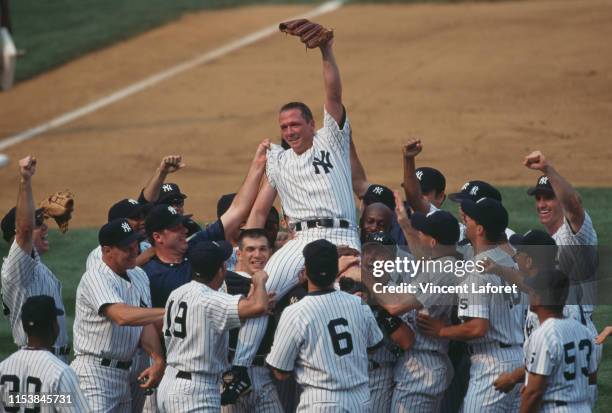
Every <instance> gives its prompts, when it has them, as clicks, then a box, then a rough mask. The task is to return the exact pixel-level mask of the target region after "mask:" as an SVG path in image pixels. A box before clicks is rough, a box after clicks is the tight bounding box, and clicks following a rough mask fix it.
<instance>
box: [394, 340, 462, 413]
mask: <svg viewBox="0 0 612 413" xmlns="http://www.w3.org/2000/svg"><path fill="white" fill-rule="evenodd" d="M452 377H453V366H452V364H451V362H450V360H449V358H448V356H447V355H446V354H441V353H438V352H435V351H421V350H412V351H410V352H407V353H405V354H404V355H403V356H402V358H401V359H400V360H399V361H398V362H397V364H396V365H395V383H396V384H395V391H394V392H393V401H392V407H391V411H392V412H398V413H409V412H410V413H435V412H438V411H439V410H440V404H441V401H442V396H443V394H444V392H445V391H446V389H447V388H448V385H449V384H450V382H451V380H452Z"/></svg>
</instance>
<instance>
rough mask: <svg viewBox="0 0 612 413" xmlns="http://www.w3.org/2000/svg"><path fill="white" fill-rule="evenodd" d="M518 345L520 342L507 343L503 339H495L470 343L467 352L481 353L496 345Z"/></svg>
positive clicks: (509, 346) (499, 346) (508, 346)
mask: <svg viewBox="0 0 612 413" xmlns="http://www.w3.org/2000/svg"><path fill="white" fill-rule="evenodd" d="M515 346H518V344H506V343H502V342H501V341H493V342H490V343H477V344H468V346H467V352H468V354H470V355H473V354H476V353H481V352H483V351H486V350H488V349H493V348H495V347H498V348H512V347H515Z"/></svg>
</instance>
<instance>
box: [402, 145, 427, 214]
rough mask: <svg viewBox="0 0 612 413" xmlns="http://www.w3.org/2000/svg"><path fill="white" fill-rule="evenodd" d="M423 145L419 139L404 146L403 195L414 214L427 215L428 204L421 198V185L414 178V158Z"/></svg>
mask: <svg viewBox="0 0 612 413" xmlns="http://www.w3.org/2000/svg"><path fill="white" fill-rule="evenodd" d="M422 150H423V145H422V144H421V140H420V139H412V140H410V141H408V143H407V144H406V145H404V149H403V153H404V193H405V194H406V200H407V201H408V203H409V204H410V206H411V207H412V209H413V210H414V211H416V212H421V213H423V214H427V213H428V212H429V208H430V205H429V202H427V201H426V200H425V198H423V194H422V193H421V184H420V183H419V180H418V179H417V177H416V166H415V162H414V158H415V157H416V156H417V155H418V154H419V153H421V151H422Z"/></svg>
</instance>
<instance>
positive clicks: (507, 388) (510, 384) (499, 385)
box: [493, 373, 516, 393]
mask: <svg viewBox="0 0 612 413" xmlns="http://www.w3.org/2000/svg"><path fill="white" fill-rule="evenodd" d="M493 386H494V387H495V390H497V391H500V392H502V393H510V392H511V391H512V389H514V386H516V382H515V381H514V377H512V374H510V373H502V374H500V375H499V377H498V378H497V379H495V381H494V382H493Z"/></svg>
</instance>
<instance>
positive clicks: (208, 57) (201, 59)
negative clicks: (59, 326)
mask: <svg viewBox="0 0 612 413" xmlns="http://www.w3.org/2000/svg"><path fill="white" fill-rule="evenodd" d="M343 3H344V0H333V1H328V2H326V3H323V4H322V5H320V6H319V7H317V8H315V9H313V10H311V11H310V12H308V13H306V14H303V15H301V16H295V17H290V18H288V19H286V20H292V19H296V18H313V17H317V16H320V15H322V14H325V13H329V12H332V11H334V10H337V9H338V8H340V7H341V6H342V4H343ZM274 33H278V25H276V24H274V25H271V26H267V27H265V28H263V29H261V30H258V31H256V32H254V33H251V34H249V35H246V36H244V37H242V38H240V39H238V40H235V41H233V42H230V43H228V44H226V45H224V46H221V47H219V48H217V49H214V50H212V51H210V52H207V53H204V54H202V55H200V56H198V57H196V58H194V59H192V60H189V61H187V62H184V63H180V64H178V65H176V66H173V67H171V68H169V69H166V70H164V71H162V72H159V73H157V74H155V75H152V76H149V77H147V78H145V79H143V80H141V81H140V82H136V83H134V84H132V85H130V86H127V87H125V88H123V89H120V90H118V91H116V92H114V93H111V94H110V95H108V96H105V97H103V98H101V99H98V100H96V101H94V102H91V103H89V104H87V105H85V106H82V107H80V108H78V109H75V110H72V111H70V112H67V113H65V114H63V115H61V116H58V117H57V118H55V119H52V120H50V121H48V122H45V123H43V124H41V125H38V126H36V127H33V128H32V129H28V130H26V131H23V132H20V133H18V134H16V135H13V136H9V137H8V138H6V139H3V140H1V141H0V151H1V150H3V149H6V148H8V147H10V146H13V145H16V144H18V143H20V142H23V141H26V140H28V139H32V138H33V137H35V136H37V135H40V134H41V133H45V132H47V131H49V130H51V129H54V128H57V127H59V126H62V125H65V124H67V123H69V122H72V121H73V120H75V119H78V118H80V117H83V116H85V115H88V114H90V113H92V112H95V111H97V110H99V109H101V108H103V107H105V106H108V105H111V104H113V103H115V102H118V101H120V100H122V99H125V98H126V97H128V96H130V95H133V94H135V93H138V92H141V91H143V90H145V89H147V88H149V87H151V86H153V85H156V84H157V83H159V82H162V81H164V80H166V79H170V78H171V77H174V76H176V75H178V74H180V73H182V72H184V71H186V70H189V69H193V68H194V67H196V66H199V65H201V64H204V63H208V62H210V61H212V60H215V59H217V58H219V57H221V56H224V55H226V54H228V53H231V52H233V51H235V50H237V49H240V48H242V47H245V46H248V45H250V44H253V43H255V42H257V41H259V40H261V39H264V38H266V37H268V36H271V35H272V34H274Z"/></svg>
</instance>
